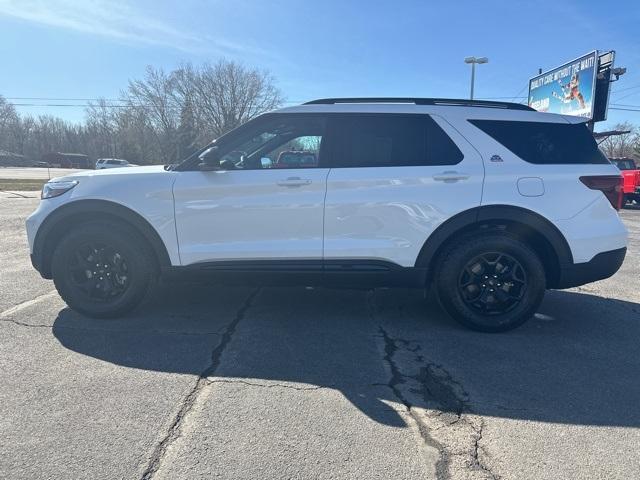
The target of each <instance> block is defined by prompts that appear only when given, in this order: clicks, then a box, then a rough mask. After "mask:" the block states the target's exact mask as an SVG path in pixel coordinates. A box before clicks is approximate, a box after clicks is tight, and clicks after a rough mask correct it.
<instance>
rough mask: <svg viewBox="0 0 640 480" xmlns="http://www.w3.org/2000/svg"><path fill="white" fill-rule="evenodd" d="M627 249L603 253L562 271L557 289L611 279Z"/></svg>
mask: <svg viewBox="0 0 640 480" xmlns="http://www.w3.org/2000/svg"><path fill="white" fill-rule="evenodd" d="M626 254H627V248H626V247H623V248H618V249H616V250H610V251H608V252H602V253H599V254H597V255H596V256H595V257H593V258H592V259H591V260H590V261H588V262H585V263H576V264H573V265H571V266H566V267H563V268H561V270H560V281H559V282H558V286H557V287H556V288H571V287H578V286H580V285H584V284H585V283H591V282H595V281H597V280H603V279H605V278H609V277H610V276H612V275H613V274H614V273H616V272H617V271H618V270H619V269H620V266H621V265H622V262H623V261H624V257H625V255H626Z"/></svg>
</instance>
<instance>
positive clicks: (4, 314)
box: [0, 290, 58, 319]
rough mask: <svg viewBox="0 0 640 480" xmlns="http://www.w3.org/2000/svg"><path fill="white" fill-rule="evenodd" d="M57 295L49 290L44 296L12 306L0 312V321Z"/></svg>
mask: <svg viewBox="0 0 640 480" xmlns="http://www.w3.org/2000/svg"><path fill="white" fill-rule="evenodd" d="M56 295H58V291H57V290H51V291H50V292H47V293H45V294H42V295H38V296H37V297H35V298H32V299H31V300H26V301H24V302H21V303H19V304H17V305H14V306H13V307H11V308H9V309H7V310H5V311H4V312H0V319H2V318H8V317H10V316H11V315H13V314H14V313H17V312H19V311H20V310H24V309H25V308H28V307H30V306H32V305H35V304H36V303H39V302H41V301H42V300H46V299H48V298H50V297H54V296H56Z"/></svg>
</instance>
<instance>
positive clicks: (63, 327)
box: [0, 318, 222, 336]
mask: <svg viewBox="0 0 640 480" xmlns="http://www.w3.org/2000/svg"><path fill="white" fill-rule="evenodd" d="M0 322H5V323H13V324H14V325H18V326H20V327H27V328H48V329H50V330H52V329H54V328H55V329H56V330H80V331H84V332H108V333H126V334H131V333H141V334H149V335H185V336H199V335H222V333H221V332H220V331H216V332H181V331H178V330H145V329H136V330H127V329H124V330H118V329H115V328H99V327H98V328H96V327H78V326H71V325H47V324H45V323H25V322H20V321H18V320H15V319H13V318H0Z"/></svg>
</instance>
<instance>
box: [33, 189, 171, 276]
mask: <svg viewBox="0 0 640 480" xmlns="http://www.w3.org/2000/svg"><path fill="white" fill-rule="evenodd" d="M95 220H111V221H116V222H119V223H123V224H125V225H126V226H128V227H129V228H131V229H132V230H133V231H135V232H136V233H138V234H139V235H140V236H141V237H142V239H143V240H145V241H146V242H147V243H148V244H149V245H150V246H151V248H152V250H153V252H154V255H155V258H156V261H157V266H158V268H159V269H162V268H164V267H169V266H171V260H170V258H169V253H168V251H167V248H166V246H165V244H164V242H163V241H162V239H161V238H160V235H159V234H158V232H157V231H156V230H155V228H154V227H153V226H152V225H151V224H150V223H149V222H148V221H147V220H146V219H145V218H144V217H143V216H142V215H140V214H139V213H137V212H135V211H133V210H131V209H130V208H128V207H125V206H124V205H121V204H119V203H115V202H110V201H107V200H77V201H75V202H70V203H68V204H66V205H63V206H61V207H60V208H58V209H56V210H54V211H53V212H52V213H51V214H50V215H49V216H48V217H47V218H46V219H45V220H44V222H43V223H42V225H40V227H39V228H38V231H37V233H36V237H35V240H34V244H33V255H32V261H33V264H34V266H35V267H36V268H37V269H38V271H39V272H40V274H41V275H42V276H43V277H44V278H51V259H52V257H53V252H54V250H55V248H56V245H57V244H58V242H59V241H60V240H61V239H62V237H63V236H64V234H65V233H66V232H67V231H69V229H71V228H73V227H74V226H76V225H78V224H79V223H82V222H87V221H95Z"/></svg>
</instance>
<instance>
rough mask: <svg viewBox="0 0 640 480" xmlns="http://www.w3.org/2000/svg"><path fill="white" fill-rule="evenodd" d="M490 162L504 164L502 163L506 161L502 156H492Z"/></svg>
mask: <svg viewBox="0 0 640 480" xmlns="http://www.w3.org/2000/svg"><path fill="white" fill-rule="evenodd" d="M489 160H490V161H492V162H502V161H504V160H502V157H501V156H500V155H492V156H491V158H490V159H489Z"/></svg>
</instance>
